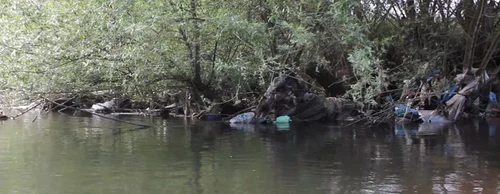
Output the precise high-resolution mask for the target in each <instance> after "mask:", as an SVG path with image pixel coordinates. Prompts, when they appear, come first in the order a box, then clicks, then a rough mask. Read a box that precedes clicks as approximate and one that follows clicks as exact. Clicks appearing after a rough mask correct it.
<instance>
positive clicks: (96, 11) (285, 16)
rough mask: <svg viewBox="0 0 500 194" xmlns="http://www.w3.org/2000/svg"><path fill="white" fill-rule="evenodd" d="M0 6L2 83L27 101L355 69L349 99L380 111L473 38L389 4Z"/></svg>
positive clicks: (18, 1) (223, 87) (206, 0)
mask: <svg viewBox="0 0 500 194" xmlns="http://www.w3.org/2000/svg"><path fill="white" fill-rule="evenodd" d="M1 3H2V4H3V5H4V6H3V7H2V8H0V23H1V24H2V28H1V29H0V33H1V34H2V36H1V37H0V59H1V60H0V87H1V88H4V89H5V88H11V89H15V90H18V91H24V92H25V93H26V94H27V95H32V94H35V93H50V92H88V91H96V90H107V89H112V90H114V91H115V92H118V93H122V94H123V95H129V96H134V97H136V98H143V99H145V98H150V97H151V96H152V95H154V93H157V92H161V91H164V90H168V89H176V88H183V87H197V86H196V85H195V84H193V80H196V79H197V78H198V77H199V79H200V80H201V82H202V83H203V84H204V85H206V86H207V87H208V88H209V89H208V90H207V91H213V92H215V93H217V94H219V95H221V97H222V98H228V97H229V96H231V95H233V94H234V93H236V91H239V92H240V95H243V94H244V93H245V92H248V91H251V90H252V89H257V90H261V91H262V90H264V88H265V87H266V86H267V84H268V83H269V81H270V79H269V78H270V77H271V76H272V75H273V74H274V73H278V72H281V71H284V70H288V71H295V72H299V73H300V74H302V75H303V73H301V72H305V70H306V69H307V68H310V67H311V66H312V67H314V66H321V67H324V68H325V69H326V70H328V71H332V72H335V71H336V69H337V68H338V67H339V66H341V65H344V66H346V65H347V66H349V67H350V68H351V70H352V71H353V74H354V76H353V78H352V79H349V81H350V82H349V84H351V85H350V86H351V87H350V90H349V91H348V93H347V94H346V95H347V96H350V97H352V98H353V99H354V100H356V101H360V102H364V103H365V104H373V99H374V97H376V96H377V95H379V94H380V93H381V92H382V91H384V90H385V89H386V88H385V87H386V86H387V82H388V81H398V80H401V79H407V78H411V77H414V76H415V75H416V74H417V73H419V74H424V73H425V69H424V70H423V69H422V68H421V65H422V64H425V63H428V62H430V63H431V64H432V65H433V66H436V65H439V63H442V66H446V65H450V63H452V62H450V61H452V58H454V57H455V58H456V56H453V55H452V54H450V53H456V52H459V51H461V50H460V49H461V47H460V45H463V44H464V43H463V39H464V38H463V37H464V36H466V34H465V33H463V32H462V30H461V27H460V25H459V22H455V21H454V20H453V19H450V18H444V19H442V20H436V21H430V20H429V21H425V22H423V21H412V20H408V19H403V18H401V17H399V15H395V14H394V13H392V12H387V11H386V10H388V9H395V8H396V7H397V6H395V4H393V3H396V2H391V3H387V2H382V1H327V0H320V1H312V0H302V1H291V0H268V1H255V0H250V1H229V0H223V1H215V0H190V1H181V0H166V1H144V0H140V1H105V0H90V1H73V0H64V1H54V0H43V1H27V0H14V1H7V0H1ZM399 6H400V5H399ZM438 13H439V12H436V13H435V14H438ZM422 14H423V13H422ZM426 22H427V23H426ZM415 26H418V27H420V28H419V29H418V30H420V31H422V33H421V34H417V35H418V36H417V35H415V33H414V32H415ZM424 32H425V33H424ZM422 34H424V35H422ZM388 48H392V50H391V51H388ZM455 55H456V54H455ZM197 56H199V57H197ZM346 63H347V64H346ZM338 64H341V65H338ZM197 67H199V69H200V73H199V75H197V72H196V69H197ZM395 67H398V69H395ZM429 68H430V67H429ZM388 69H389V70H388ZM336 79H342V78H341V77H338V78H336ZM316 81H318V80H316ZM197 89H199V88H197Z"/></svg>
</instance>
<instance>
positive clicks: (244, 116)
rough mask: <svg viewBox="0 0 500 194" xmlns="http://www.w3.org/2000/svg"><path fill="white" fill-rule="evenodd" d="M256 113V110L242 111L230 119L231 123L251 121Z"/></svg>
mask: <svg viewBox="0 0 500 194" xmlns="http://www.w3.org/2000/svg"><path fill="white" fill-rule="evenodd" d="M254 115H255V113H254V112H246V113H241V114H239V115H236V116H235V117H233V118H231V120H229V123H250V122H251V121H252V119H253V117H254Z"/></svg>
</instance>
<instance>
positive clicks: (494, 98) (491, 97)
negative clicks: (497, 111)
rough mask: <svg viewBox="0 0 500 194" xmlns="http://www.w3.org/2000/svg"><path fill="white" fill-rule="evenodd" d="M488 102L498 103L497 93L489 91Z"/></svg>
mask: <svg viewBox="0 0 500 194" xmlns="http://www.w3.org/2000/svg"><path fill="white" fill-rule="evenodd" d="M489 97H490V103H491V104H492V105H497V104H498V101H497V95H496V94H495V93H493V92H490V96H489Z"/></svg>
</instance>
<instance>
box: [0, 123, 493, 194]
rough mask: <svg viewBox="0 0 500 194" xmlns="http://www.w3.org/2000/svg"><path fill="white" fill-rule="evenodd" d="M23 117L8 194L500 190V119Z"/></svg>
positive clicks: (13, 141) (6, 173)
mask: <svg viewBox="0 0 500 194" xmlns="http://www.w3.org/2000/svg"><path fill="white" fill-rule="evenodd" d="M120 118H121V119H127V120H129V121H133V122H138V123H146V124H151V125H155V126H156V127H155V128H152V129H151V128H150V129H139V128H136V127H134V126H131V125H128V124H124V123H118V122H115V121H111V120H106V119H103V118H99V117H95V116H94V117H72V116H67V115H63V114H46V115H38V114H31V115H29V114H28V115H24V116H22V117H20V118H18V119H17V120H8V121H0V193H2V194H9V193H23V194H26V193H43V194H45V193H47V194H58V193H61V194H63V193H64V194H70V193H134V194H135V193H182V194H190V193H196V194H198V193H252V194H253V193H256V194H257V193H259V194H260V193H273V194H277V193H499V192H500V152H499V147H500V144H499V137H500V135H499V134H498V133H496V125H495V123H498V124H500V120H499V121H494V120H490V121H485V120H474V121H472V120H471V121H467V122H465V123H458V124H454V125H449V126H445V127H443V128H438V129H431V130H430V132H429V130H425V129H420V130H418V126H417V127H411V126H410V127H408V126H384V127H376V128H363V127H360V126H350V127H345V128H338V127H335V126H331V125H330V126H329V125H324V124H300V125H299V124H292V125H291V126H290V128H289V129H277V128H275V127H272V128H262V127H260V128H252V127H248V126H247V127H243V128H241V126H240V127H238V128H236V129H235V128H231V127H229V126H226V125H223V124H220V123H214V122H191V121H185V120H183V119H169V120H161V119H152V118H149V117H137V116H136V117H131V116H130V117H120Z"/></svg>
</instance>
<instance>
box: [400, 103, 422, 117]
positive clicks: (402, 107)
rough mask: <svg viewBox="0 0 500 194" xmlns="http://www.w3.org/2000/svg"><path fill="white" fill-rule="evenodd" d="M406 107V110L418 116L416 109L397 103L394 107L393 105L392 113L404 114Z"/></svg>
mask: <svg viewBox="0 0 500 194" xmlns="http://www.w3.org/2000/svg"><path fill="white" fill-rule="evenodd" d="M406 109H408V112H410V113H412V114H413V115H415V116H420V113H419V112H418V111H417V110H416V109H413V108H408V107H407V106H406V105H404V104H398V105H396V107H394V114H396V115H403V114H405V112H406Z"/></svg>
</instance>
